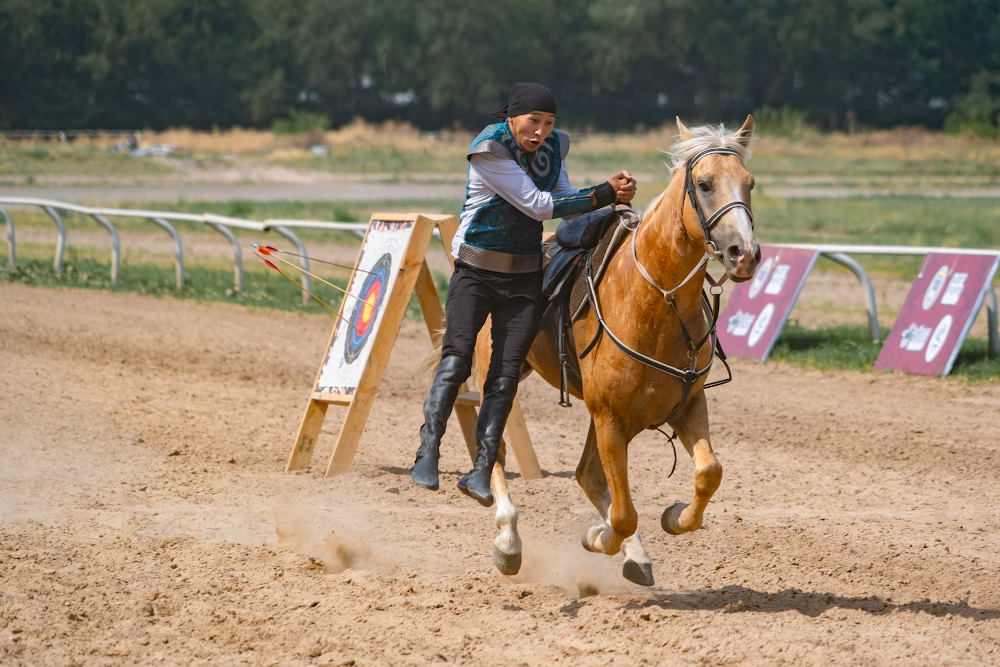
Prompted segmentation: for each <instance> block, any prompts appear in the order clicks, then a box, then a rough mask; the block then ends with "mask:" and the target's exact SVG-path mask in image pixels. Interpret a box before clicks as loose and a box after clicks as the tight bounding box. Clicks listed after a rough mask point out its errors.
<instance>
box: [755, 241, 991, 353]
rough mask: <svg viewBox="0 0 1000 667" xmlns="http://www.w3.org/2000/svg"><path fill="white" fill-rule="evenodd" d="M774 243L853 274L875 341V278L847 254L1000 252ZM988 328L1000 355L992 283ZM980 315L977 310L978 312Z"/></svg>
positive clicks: (878, 334)
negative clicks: (823, 259) (808, 253)
mask: <svg viewBox="0 0 1000 667" xmlns="http://www.w3.org/2000/svg"><path fill="white" fill-rule="evenodd" d="M774 245H777V246H781V247H784V248H801V249H803V250H817V251H819V254H820V255H821V256H823V257H826V258H827V259H829V260H832V261H834V262H836V263H837V264H840V265H841V266H844V267H847V268H848V269H849V270H850V271H851V273H853V274H854V275H855V276H856V277H857V279H858V282H860V283H861V287H862V289H863V290H864V292H865V310H866V311H867V314H868V328H869V329H870V331H871V334H872V341H873V342H876V343H878V342H879V341H881V340H882V332H881V331H880V330H879V326H878V310H877V307H876V305H875V290H874V289H873V288H872V281H871V279H870V278H869V277H868V273H867V272H865V270H864V268H863V267H862V266H861V264H859V263H858V262H857V260H855V259H853V258H851V257H849V256H848V253H849V254H851V255H896V256H919V255H927V254H929V253H934V252H939V253H950V254H952V255H1000V250H972V249H969V248H936V247H932V246H905V245H846V244H844V245H837V244H828V243H775V244H774ZM984 302H985V304H986V328H987V331H988V337H989V349H990V354H991V355H994V356H997V355H1000V335H998V333H997V294H996V290H995V289H994V288H993V285H992V284H990V285H989V289H987V290H986V299H985V300H984ZM977 316H978V313H977Z"/></svg>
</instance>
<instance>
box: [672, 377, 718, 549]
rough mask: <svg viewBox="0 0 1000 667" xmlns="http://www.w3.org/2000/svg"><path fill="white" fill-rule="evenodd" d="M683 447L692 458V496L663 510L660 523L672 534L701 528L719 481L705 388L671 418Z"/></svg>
mask: <svg viewBox="0 0 1000 667" xmlns="http://www.w3.org/2000/svg"><path fill="white" fill-rule="evenodd" d="M670 426H671V427H673V429H674V430H675V431H677V436H678V437H679V438H680V440H681V444H683V445H684V449H686V450H687V452H688V454H690V456H691V459H692V460H693V461H694V500H692V501H691V503H690V504H684V503H675V504H673V505H671V506H670V507H668V508H667V509H665V510H664V511H663V516H662V517H660V525H661V526H662V527H663V530H665V531H666V532H668V533H670V534H671V535H679V534H681V533H687V532H690V531H692V530H698V529H699V528H701V521H702V517H703V516H704V514H705V508H706V507H708V501H709V500H711V498H712V494H714V493H715V491H716V489H718V488H719V484H721V483H722V464H721V463H719V459H718V458H717V457H716V456H715V452H714V451H712V443H711V442H710V441H709V437H708V403H707V402H706V400H705V392H704V391H699V392H698V393H697V394H695V395H693V396H692V397H691V398H690V399H689V400H688V403H687V405H686V406H685V408H684V409H683V410H682V411H681V413H680V414H679V415H678V416H677V417H675V418H674V420H673V421H671V422H670Z"/></svg>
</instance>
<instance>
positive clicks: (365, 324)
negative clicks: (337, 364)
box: [344, 253, 392, 364]
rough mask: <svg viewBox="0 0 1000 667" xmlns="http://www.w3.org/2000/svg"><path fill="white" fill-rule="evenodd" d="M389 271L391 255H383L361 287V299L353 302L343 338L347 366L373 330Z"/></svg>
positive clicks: (383, 296) (357, 354)
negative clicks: (347, 327)
mask: <svg viewBox="0 0 1000 667" xmlns="http://www.w3.org/2000/svg"><path fill="white" fill-rule="evenodd" d="M391 269H392V255H390V254H389V253H385V254H383V255H382V256H381V257H380V258H379V259H378V261H377V262H375V266H374V267H373V268H372V271H371V273H369V274H368V276H367V277H366V278H365V281H364V283H362V285H361V298H360V299H358V300H355V302H354V312H353V313H352V314H351V317H350V319H349V320H348V321H349V322H350V323H351V326H350V328H349V329H348V331H347V336H346V337H345V338H344V341H345V342H344V361H346V362H347V363H349V364H352V363H354V361H355V360H356V359H357V358H358V356H360V354H361V350H362V349H364V346H365V343H367V342H368V338H369V337H370V336H371V334H372V331H373V330H374V329H375V327H374V324H375V319H376V317H377V316H378V314H379V312H380V311H381V310H382V301H383V299H384V298H385V291H386V290H385V288H386V285H388V283H389V271H390V270H391Z"/></svg>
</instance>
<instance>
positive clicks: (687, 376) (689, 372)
mask: <svg viewBox="0 0 1000 667" xmlns="http://www.w3.org/2000/svg"><path fill="white" fill-rule="evenodd" d="M713 154H724V155H735V156H736V157H738V158H740V161H741V162H742V160H743V156H742V155H740V153H739V152H738V151H736V150H735V149H732V148H707V149H705V150H703V151H701V152H700V153H698V154H696V155H695V156H694V157H692V158H691V159H690V160H688V162H687V165H686V167H685V173H684V194H683V195H682V197H681V211H682V213H681V215H682V216H683V210H684V202H685V201H686V200H687V199H689V198H690V200H691V206H692V208H694V211H695V213H696V214H697V215H698V222H699V223H701V228H702V230H703V231H704V233H705V245H706V250H705V256H704V257H702V259H701V261H699V262H698V264H697V265H696V266H695V267H694V269H693V270H692V271H691V272H690V273H689V274H688V275H687V277H686V278H684V280H682V281H681V282H680V283H679V284H678V285H676V286H674V288H673V289H670V290H665V289H663V288H662V287H660V285H659V284H658V283H657V282H656V280H655V279H654V278H653V277H652V276H651V275H650V274H649V271H647V270H646V267H644V266H643V265H642V262H640V261H639V257H638V254H637V253H636V247H635V244H636V237H638V236H639V225H640V224H641V223H642V219H639V221H638V222H636V223H635V226H634V227H628V226H627V225H626V228H627V229H629V230H630V231H631V232H632V240H631V246H632V259H633V260H634V262H635V266H636V268H638V269H639V273H640V274H641V275H642V277H643V278H645V280H646V282H648V283H649V284H650V285H652V286H653V288H655V289H656V291H658V292H659V293H660V295H661V296H663V300H664V301H666V302H667V305H669V306H670V309H671V310H672V311H673V312H674V314H675V315H676V316H677V321H678V322H679V323H680V326H681V332H682V334H683V335H684V340H685V342H686V344H687V354H688V359H689V360H690V363H689V365H688V367H687V368H676V367H674V366H671V365H669V364H665V363H663V362H661V361H657V360H656V359H653V358H651V357H647V356H646V355H644V354H642V353H641V352H637V351H636V350H633V349H632V348H630V347H629V346H627V345H625V343H623V342H622V341H621V340H619V339H618V337H617V336H615V335H614V333H612V331H611V329H609V328H608V325H607V323H606V322H605V321H604V315H603V313H602V312H601V303H600V298H599V297H598V294H597V286H596V285H595V284H594V278H593V266H592V256H591V255H588V257H587V264H586V267H585V274H584V276H585V279H586V283H587V299H588V301H589V302H590V307H591V308H593V310H594V316H595V317H596V318H597V335H595V336H594V340H592V341H591V342H590V344H589V345H588V346H587V347H586V349H584V351H583V352H582V353H581V354H580V358H581V359H583V358H584V357H585V356H587V354H589V353H590V351H591V350H593V349H594V347H595V346H596V345H597V342H598V341H599V340H600V338H601V334H602V333H603V332H607V334H608V338H610V339H611V342H612V343H614V344H615V346H616V347H618V349H619V350H621V351H622V352H623V353H624V354H625V355H626V356H628V357H630V358H631V359H634V360H635V361H638V362H639V363H641V364H643V365H645V366H649V367H650V368H654V369H656V370H658V371H662V372H663V373H666V374H668V375H670V376H673V377H675V378H677V379H678V380H680V381H681V383H682V384H683V391H682V394H681V400H680V402H679V403H678V404H677V405H676V406H675V407H674V409H673V410H671V411H670V413H669V414H668V415H667V416H666V418H665V419H663V420H662V421H660V422H659V423H657V424H654V425H652V426H650V427H649V428H650V429H655V430H659V427H660V426H662V425H663V424H665V423H666V422H668V421H669V420H671V419H672V418H673V417H674V416H675V415H676V414H677V412H678V411H679V410H680V409H681V407H682V406H683V405H684V404H685V403H686V402H687V399H688V398H689V396H690V395H691V388H692V387H694V385H695V383H697V382H698V380H699V379H700V378H702V377H703V376H705V375H707V374H708V372H709V371H710V370H711V369H712V363H713V361H714V360H715V357H716V356H717V357H719V359H720V360H721V361H722V363H723V365H725V367H726V372H727V374H728V377H727V378H726V379H724V380H717V381H715V382H710V383H707V384H705V386H704V388H705V389H709V388H711V387H717V386H719V385H722V384H726V383H727V382H731V381H732V379H733V373H732V370H730V368H729V363H728V362H727V361H726V355H725V353H724V352H723V351H722V347H721V346H720V345H719V337H718V333H717V332H716V323H717V322H718V319H719V310H720V307H719V299H720V297H721V295H722V284H723V283H724V282H725V281H726V279H727V278H729V277H730V275H729V270H728V269H726V275H725V276H723V278H722V279H721V280H719V281H718V282H716V281H715V280H714V279H712V277H711V276H709V275H708V274H707V273H706V274H705V279H706V280H708V281H709V282H710V283H711V287H710V288H709V291H710V292H711V293H712V295H713V300H712V303H710V302H709V299H708V295H707V294H705V292H704V290H702V293H701V300H702V310H703V311H704V315H705V317H706V320H707V323H708V324H709V326H708V332H707V333H706V334H705V335H704V336H703V337H702V338H701V340H699V341H697V342H696V341H695V340H694V338H692V336H691V334H690V333H689V332H688V329H687V326H686V325H685V324H684V318H682V317H681V314H680V312H679V311H678V310H677V302H676V301H675V300H674V293H675V292H677V290H679V289H680V288H681V287H683V286H684V285H686V284H687V283H688V282H689V281H690V280H691V279H692V278H693V277H694V276H695V275H696V274H697V273H698V271H699V270H701V269H702V268H703V267H704V266H705V264H707V263H708V262H709V261H710V260H712V259H718V260H720V262H721V256H722V253H721V252H720V251H719V249H718V248H717V247H716V246H715V243H714V242H713V241H712V239H711V231H712V227H714V226H715V224H716V223H717V222H718V221H719V219H720V218H721V217H722V216H723V215H725V214H726V213H728V212H729V211H731V210H733V209H735V208H742V209H743V210H745V211H746V212H747V215H748V216H749V217H750V227H751V229H753V211H751V210H750V206H749V205H748V204H747V203H746V202H743V201H740V200H735V201H731V202H729V203H727V204H724V205H723V206H721V207H719V208H718V209H717V210H716V211H715V212H714V213H712V214H711V215H710V216H708V217H707V218H706V217H705V213H704V211H703V210H702V207H701V203H700V202H699V201H698V196H697V192H696V191H695V188H694V180H693V178H692V176H691V170H692V169H693V168H694V166H695V165H696V164H697V163H698V161H699V160H701V159H702V158H704V157H705V156H707V155H713ZM622 224H623V225H624V224H625V223H624V222H623V223H622ZM708 246H711V248H712V250H711V251H709V250H708ZM723 266H725V264H723ZM709 341H711V345H712V350H713V355H712V356H711V357H710V358H709V361H708V364H706V365H705V367H704V368H700V369H699V368H697V361H698V357H699V356H700V354H701V351H702V349H704V347H705V344H706V343H708V342H709ZM661 432H662V431H661ZM667 437H668V438H671V442H672V441H673V440H672V437H671V436H667Z"/></svg>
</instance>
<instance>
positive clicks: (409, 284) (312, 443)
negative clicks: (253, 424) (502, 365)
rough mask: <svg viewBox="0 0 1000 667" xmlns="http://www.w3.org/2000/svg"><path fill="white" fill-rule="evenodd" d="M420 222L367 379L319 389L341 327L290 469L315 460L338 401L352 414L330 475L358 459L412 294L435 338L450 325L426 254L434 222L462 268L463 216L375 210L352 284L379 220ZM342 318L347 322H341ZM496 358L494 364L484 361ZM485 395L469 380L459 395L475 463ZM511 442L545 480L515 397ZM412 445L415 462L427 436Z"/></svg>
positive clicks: (522, 465)
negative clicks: (459, 237) (348, 387)
mask: <svg viewBox="0 0 1000 667" xmlns="http://www.w3.org/2000/svg"><path fill="white" fill-rule="evenodd" d="M410 221H412V223H413V227H412V233H411V235H410V238H409V242H408V243H407V245H406V248H405V251H404V252H403V255H402V259H401V260H400V262H399V268H398V269H397V274H396V278H395V282H394V283H393V285H392V289H391V292H390V293H389V295H388V297H387V298H385V299H384V300H383V301H382V310H383V312H382V320H381V323H380V324H378V328H377V330H375V331H373V332H372V334H371V336H370V339H369V340H368V342H367V343H366V344H368V345H371V351H370V354H369V356H368V359H367V361H366V362H365V366H364V369H363V371H362V372H361V377H360V380H359V381H358V384H357V387H356V388H355V389H354V392H353V394H351V395H346V394H340V393H324V392H323V391H320V390H319V388H320V387H319V382H320V378H321V376H322V374H323V370H324V366H325V364H326V361H327V356H328V355H329V354H330V353H331V349H332V347H333V345H334V342H335V340H336V339H337V333H338V331H337V325H334V331H333V333H332V334H331V336H330V342H329V343H328V344H327V353H326V354H325V355H324V357H323V362H322V363H321V364H320V370H319V372H318V373H317V375H316V382H314V383H313V390H312V392H311V394H310V397H309V403H308V404H307V405H306V412H305V415H303V417H302V424H301V425H300V426H299V432H298V435H296V436H295V445H294V446H293V447H292V452H291V455H290V456H289V457H288V465H287V466H286V467H285V472H286V473H287V472H293V471H295V470H302V469H304V468H307V467H308V466H309V462H310V461H311V460H312V455H313V450H314V448H315V447H316V441H317V440H318V439H319V434H320V430H321V429H322V427H323V420H324V419H325V418H326V411H327V408H329V407H330V406H331V405H341V406H346V407H347V415H346V417H345V418H344V423H343V425H341V427H340V434H339V435H338V436H337V443H336V445H335V446H334V449H333V455H332V456H331V457H330V462H329V464H328V465H327V467H326V477H333V476H334V475H339V474H341V473H345V472H347V471H348V470H349V469H350V467H351V461H353V460H354V454H355V452H357V449H358V443H359V442H360V440H361V435H362V433H364V429H365V423H366V422H367V421H368V413H369V412H370V411H371V408H372V404H373V403H374V402H375V393H376V391H377V390H378V386H379V383H380V382H381V381H382V374H383V373H384V372H385V367H386V363H388V361H389V353H390V352H391V351H392V346H393V344H394V343H395V342H396V335H397V334H398V332H399V327H400V325H401V324H402V322H403V315H404V314H405V313H406V306H407V305H408V303H409V301H410V295H411V294H412V293H413V292H414V291H416V293H417V300H418V301H419V303H420V310H421V312H422V313H423V317H424V323H425V324H426V325H427V332H428V333H429V334H430V336H431V339H432V340H434V337H435V336H436V335H437V332H439V331H441V330H442V329H444V311H443V309H442V308H441V301H440V299H439V298H438V293H437V289H436V288H435V287H434V279H433V278H432V276H431V272H430V269H429V268H428V267H427V262H426V260H425V259H424V256H425V255H426V253H427V248H428V246H429V245H430V240H431V236H432V235H433V233H434V228H435V227H437V229H438V231H439V232H440V234H441V240H442V242H443V243H444V247H445V251H446V253H447V255H448V260H449V261H450V262H451V263H452V265H453V268H454V259H453V258H452V257H451V253H450V252H448V249H449V248H451V242H452V239H453V238H454V236H455V232H456V231H457V230H458V219H457V218H456V217H455V216H453V215H432V214H426V213H404V214H400V213H374V214H372V218H371V222H369V226H368V232H367V233H366V235H365V240H364V241H363V242H362V243H361V250H360V251H359V253H358V261H357V262H355V271H354V272H352V274H351V281H350V283H349V285H350V286H351V287H349V288H348V289H349V290H351V289H352V287H353V285H354V282H355V279H356V278H358V275H357V274H358V270H357V268H358V266H359V264H360V262H361V259H362V256H363V255H364V251H365V244H366V243H367V242H368V238H369V236H370V235H371V234H372V226H373V223H376V222H378V223H386V222H389V223H392V222H410ZM348 299H349V297H345V298H344V299H343V302H342V304H341V307H340V314H341V316H342V317H343V316H345V313H346V312H349V311H350V310H351V304H349V303H348ZM338 324H341V321H340V320H338ZM481 363H488V362H481ZM479 397H480V394H479V393H478V392H475V391H470V390H469V387H468V386H467V384H462V386H461V388H460V389H459V395H458V398H457V399H456V401H455V409H454V414H455V416H456V417H457V418H458V423H459V424H460V425H461V428H462V435H463V436H465V444H466V446H467V447H468V449H469V456H470V457H471V458H472V460H473V461H475V459H476V419H477V412H476V406H477V405H479ZM504 441H505V443H507V444H509V445H510V449H512V450H513V452H514V456H515V458H516V459H517V465H518V468H519V470H520V472H521V475H522V476H523V477H525V478H528V479H541V477H542V471H541V468H539V466H538V459H537V457H536V456H535V450H534V449H533V448H532V445H531V438H530V436H529V435H528V428H527V426H526V425H525V423H524V415H523V414H522V413H521V407H520V405H519V404H518V402H517V399H516V398H515V399H514V405H513V408H512V409H511V411H510V416H509V417H508V418H507V427H506V437H505V439H504ZM406 443H407V444H408V445H412V446H410V447H408V448H407V449H406V451H404V452H401V455H402V456H404V457H405V458H406V462H407V463H409V457H410V456H412V455H413V452H415V451H416V449H417V446H418V445H419V435H418V433H417V432H416V431H414V434H413V439H412V441H409V440H407V441H406Z"/></svg>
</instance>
